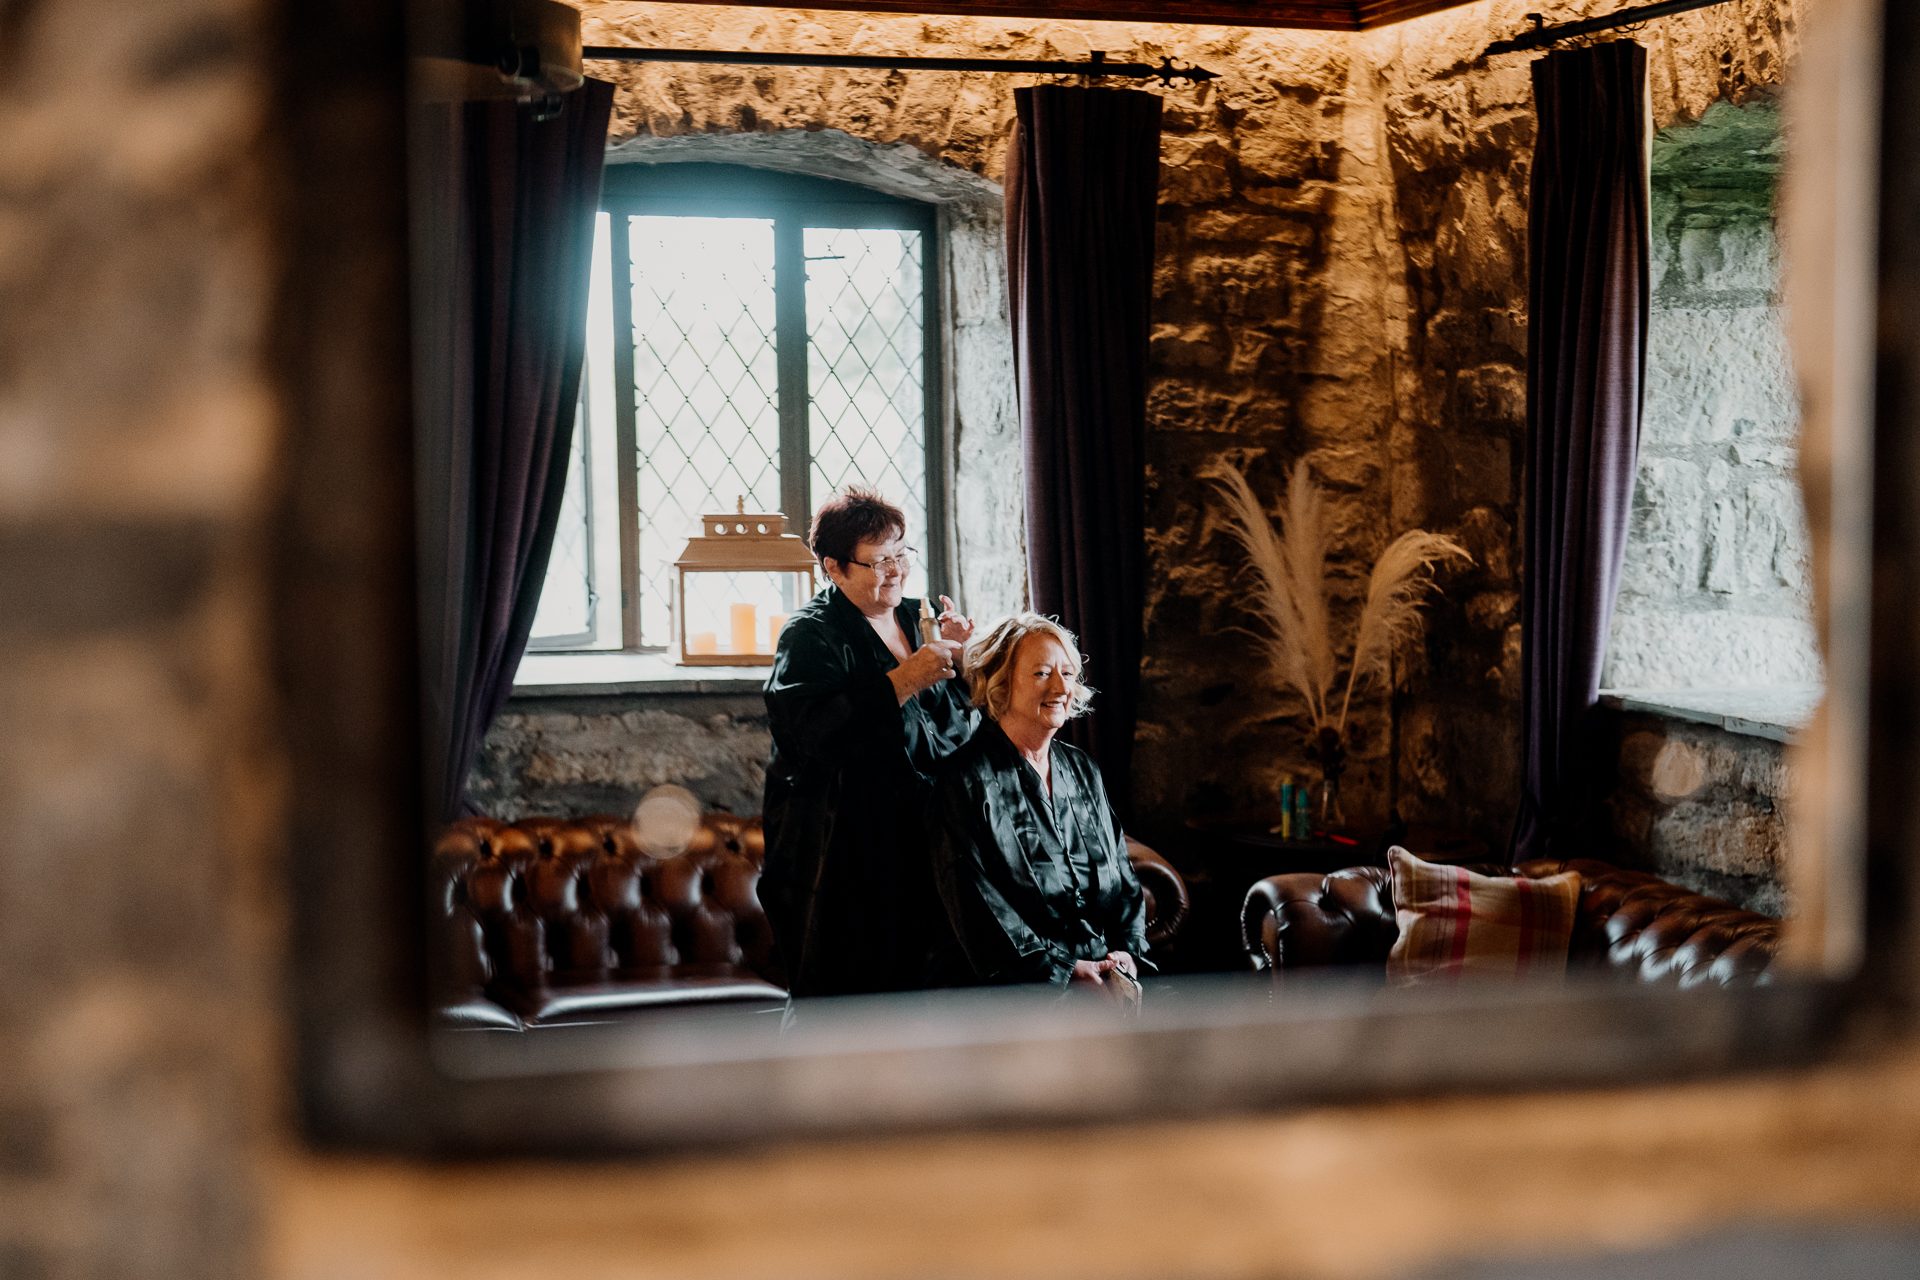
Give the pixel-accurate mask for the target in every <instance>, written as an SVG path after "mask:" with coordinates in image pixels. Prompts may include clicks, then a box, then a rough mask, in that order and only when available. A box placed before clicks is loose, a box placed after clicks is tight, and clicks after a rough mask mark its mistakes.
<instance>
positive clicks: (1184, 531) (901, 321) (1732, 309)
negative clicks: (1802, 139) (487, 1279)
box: [413, 3, 1826, 1035]
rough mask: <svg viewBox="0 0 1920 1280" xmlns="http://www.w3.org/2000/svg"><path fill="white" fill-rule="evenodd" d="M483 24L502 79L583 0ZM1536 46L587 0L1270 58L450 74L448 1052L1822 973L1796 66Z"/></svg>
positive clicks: (633, 21)
mask: <svg viewBox="0 0 1920 1280" xmlns="http://www.w3.org/2000/svg"><path fill="white" fill-rule="evenodd" d="M470 7H471V8H475V9H486V10H487V12H488V13H489V14H491V15H492V16H493V20H492V21H491V22H490V23H483V24H480V26H479V27H471V28H469V30H468V35H467V37H466V38H467V39H468V41H469V44H470V45H471V46H472V48H469V54H471V55H472V57H470V59H469V60H470V61H471V60H473V58H477V57H478V55H477V54H473V53H472V49H473V48H478V47H479V46H480V45H485V44H486V42H487V41H489V40H495V41H497V40H498V39H500V38H501V37H500V36H499V33H500V32H501V31H506V32H508V33H509V35H510V34H511V31H512V30H513V29H514V28H513V24H514V22H515V21H517V20H518V19H517V18H516V17H515V15H516V14H517V13H519V11H520V9H521V8H522V7H524V6H522V5H520V4H505V3H502V4H495V5H492V6H488V5H485V4H478V3H476V5H474V6H470ZM533 7H534V8H536V9H537V8H540V6H538V5H535V6H533ZM559 7H562V8H565V7H566V6H559ZM1434 7H1436V8H1437V7H1443V6H1434ZM1511 7H1512V6H1506V5H1491V6H1486V5H1482V6H1475V7H1471V8H1469V9H1465V10H1457V11H1455V12H1453V13H1452V14H1449V15H1435V16H1431V17H1418V16H1417V17H1413V18H1410V19H1409V20H1408V21H1406V22H1404V23H1400V24H1398V25H1394V26H1390V27H1386V28H1382V29H1381V30H1379V31H1376V32H1368V33H1358V34H1349V33H1338V32H1317V31H1298V30H1255V29H1233V28H1225V27H1222V28H1204V29H1203V28H1190V27H1173V26H1164V25H1155V24H1147V23H1139V24H1121V23H1079V24H1068V23H1059V22H1053V23H1043V24H1034V23H1022V22H1018V21H1016V20H1012V19H1006V20H1002V19H989V18H978V17H968V18H955V19H946V20H942V24H941V32H942V33H943V34H942V35H941V39H940V41H939V42H938V47H937V48H936V45H935V42H934V38H933V35H931V34H929V30H930V29H928V30H923V29H922V26H921V20H919V19H914V18H908V17H895V16H871V15H869V16H865V17H855V16H854V15H845V14H818V13H811V12H806V13H803V12H801V11H797V10H778V9H769V10H760V11H752V12H747V11H739V10H732V9H720V8H703V7H700V6H691V5H660V6H648V7H646V8H645V9H644V10H639V9H636V8H635V7H634V6H628V5H620V4H612V3H604V4H603V3H584V4H581V5H579V6H577V8H578V16H579V18H580V21H581V24H582V26H581V31H582V42H583V43H584V44H585V45H586V46H588V47H589V49H588V51H589V54H590V55H593V54H595V52H596V50H597V51H599V52H603V53H604V52H606V50H607V48H608V47H617V48H620V49H686V48H702V49H712V50H732V51H738V52H740V53H742V54H743V55H745V54H751V53H755V52H768V51H771V52H781V51H787V52H791V51H794V50H801V49H819V50H827V49H832V50H836V51H838V50H847V49H851V48H853V47H854V45H856V44H858V45H859V46H860V48H861V49H875V50H879V51H880V52H885V53H892V54H899V55H902V56H904V57H912V56H926V55H928V54H930V53H933V52H938V53H941V54H942V55H943V56H961V55H959V54H956V53H955V52H954V50H955V49H962V50H964V53H965V56H978V57H1020V58H1030V59H1052V60H1057V61H1061V62H1077V61H1084V60H1085V59H1086V58H1087V56H1088V55H1089V54H1090V53H1091V52H1092V51H1094V50H1104V51H1106V56H1107V58H1108V59H1109V60H1110V61H1113V62H1135V61H1139V62H1145V63H1152V62H1156V61H1158V60H1159V59H1161V58H1162V57H1167V56H1171V57H1173V58H1175V59H1176V60H1177V61H1178V62H1179V63H1180V64H1181V65H1185V66H1195V67H1200V68H1204V69H1206V70H1210V71H1212V72H1214V73H1215V74H1216V77H1217V78H1215V79H1212V80H1205V81H1201V82H1199V83H1177V82H1176V83H1170V84H1156V83H1154V82H1151V81H1149V82H1147V83H1146V85H1145V86H1144V87H1143V86H1142V85H1140V84H1131V85H1126V86H1125V87H1123V82H1122V81H1119V80H1117V79H1111V78H1110V79H1103V80H1100V81H1098V82H1097V83H1096V82H1094V81H1093V80H1090V79H1088V78H1086V77H1075V76H1067V75H1056V76H1036V75H1032V74H1011V73H1007V72H1004V71H1001V72H994V71H990V70H989V71H953V70H944V71H943V70H918V69H914V70H895V71H887V70H883V69H874V70H867V69H851V70H850V69H845V68H833V67H813V66H782V67H755V66H751V65H698V64H688V63H675V62H634V61H622V60H618V59H614V58H607V57H600V56H588V57H586V59H585V60H584V63H582V64H581V65H582V66H583V68H584V82H583V83H582V84H581V85H580V87H578V88H575V89H570V90H567V91H564V92H555V91H554V88H553V85H554V83H556V82H555V81H554V80H553V77H551V76H549V77H547V78H546V79H542V78H540V77H539V76H531V75H528V74H521V75H519V76H518V77H517V78H516V76H514V75H512V74H507V73H506V72H499V73H497V74H496V75H495V79H496V80H498V81H499V85H498V86H493V87H489V88H488V90H487V94H488V95H489V96H482V94H481V91H480V90H479V89H476V88H475V85H476V84H479V83H481V82H483V81H485V77H479V78H478V79H475V77H473V76H465V77H447V76H444V75H442V76H440V77H439V78H438V79H435V80H433V81H431V84H432V85H434V86H439V87H436V88H433V89H432V90H431V91H427V90H425V89H423V91H422V92H421V93H420V95H419V98H420V100H419V101H418V102H416V104H415V106H414V115H415V120H414V132H413V154H414V170H415V173H414V193H413V194H414V199H413V207H414V218H415V226H414V245H415V270H416V281H415V296H416V348H417V355H416V364H417V368H418V371H419V373H418V377H419V383H420V390H419V421H420V427H419V440H420V454H419V456H420V476H421V494H420V504H421V506H420V509H421V512H422V552H421V557H422V558H421V581H422V594H423V618H424V619H425V623H426V628H425V629H426V645H425V657H424V670H425V674H426V680H425V683H426V686H427V689H428V699H427V715H426V721H427V732H428V739H429V748H430V749H429V756H430V761H429V775H430V776H429V780H428V787H429V794H430V797H431V799H432V802H433V805H434V806H435V812H436V816H437V817H438V819H439V821H440V824H441V829H440V834H438V836H437V837H436V843H435V845H434V850H433V890H434V896H433V902H432V913H433V918H434V922H435V923H434V927H435V932H436V939H437V941H436V944H435V945H436V958H435V964H436V965H437V966H438V970H437V976H436V983H437V990H438V992H439V997H438V1005H437V1009H436V1018H437V1019H438V1021H439V1023H440V1024H441V1025H442V1026H443V1027H447V1028H451V1029H456V1030H461V1031H464V1032H471V1033H473V1034H475V1035H479V1034H482V1033H485V1034H493V1033H495V1032H512V1033H524V1032H526V1031H527V1030H529V1029H533V1030H540V1029H543V1028H547V1027H551V1026H572V1027H581V1026H586V1025H601V1026H604V1025H607V1024H609V1023H619V1022H621V1020H623V1019H626V1020H631V1021H634V1022H635V1024H636V1025H638V1023H639V1022H640V1021H643V1020H644V1019H646V1018H647V1017H651V1016H653V1015H655V1014H658V1013H659V1012H660V1011H662V1010H673V1009H680V1010H685V1009H688V1008H693V1009H697V1010H699V1011H700V1012H701V1014H702V1016H717V1015H720V1014H726V1015H729V1016H737V1017H738V1018H740V1019H745V1020H752V1019H759V1020H760V1022H759V1023H756V1024H755V1025H762V1024H764V1025H766V1026H767V1027H768V1028H770V1030H769V1034H777V1029H778V1027H779V1026H780V1025H781V1023H783V1022H785V1023H788V1024H791V1023H793V1022H794V1021H795V1020H796V1019H797V1020H799V1021H800V1022H804V1020H805V1018H806V1016H807V1015H806V1010H807V1009H808V1008H809V1007H810V1002H815V1001H821V1000H825V999H826V998H829V997H839V996H852V995H869V996H870V995H876V994H887V993H901V992H926V991H950V990H953V989H956V988H973V987H982V986H1020V987H1023V988H1030V989H1031V992H1030V994H1033V995H1036V996H1038V995H1039V994H1041V993H1042V992H1043V991H1050V992H1052V993H1055V994H1056V995H1057V996H1058V997H1059V998H1060V999H1062V1000H1065V1001H1067V1002H1069V1003H1070V1004H1072V1003H1074V1002H1081V1003H1083V1004H1084V1006H1085V1007H1086V1008H1087V1009H1092V1010H1099V1011H1102V1012H1103V1013H1104V1014H1108V1015H1126V1014H1130V1013H1134V1012H1144V1013H1147V1014H1149V1015H1150V1014H1151V1013H1152V1011H1153V1010H1154V1008H1155V1002H1156V1000H1160V1001H1162V1002H1163V1003H1164V1002H1168V1001H1177V1000H1178V999H1180V998H1181V995H1180V993H1181V992H1182V991H1183V990H1188V989H1192V988H1190V987H1184V986H1183V983H1191V982H1193V981H1195V980H1197V979H1202V978H1205V979H1209V980H1212V981H1216V982H1226V981H1228V980H1229V978H1231V979H1232V980H1233V981H1237V982H1239V983H1242V984H1244V985H1245V986H1246V988H1247V989H1248V990H1250V991H1253V992H1256V993H1257V994H1258V996H1259V998H1260V999H1261V1000H1263V1001H1264V1000H1267V999H1269V998H1271V997H1275V993H1279V994H1280V995H1284V993H1285V992H1286V991H1287V990H1288V984H1289V983H1292V984H1294V985H1295V986H1296V987H1297V986H1298V984H1299V981H1300V980H1301V979H1310V978H1311V977H1312V976H1313V975H1315V974H1321V973H1338V974H1340V975H1342V976H1343V977H1345V978H1353V977H1355V976H1358V977H1359V979H1360V980H1361V981H1362V982H1364V983H1373V984H1379V983H1389V984H1393V985H1416V986H1417V985H1438V986H1451V985H1453V984H1455V983H1457V982H1460V981H1463V980H1472V979H1480V980H1491V981H1495V982H1507V983H1514V982H1528V981H1548V982H1559V981H1564V980H1565V979H1566V978H1567V977H1568V975H1572V976H1574V977H1575V978H1585V979H1594V980H1601V979H1607V980H1616V981H1625V982H1644V983H1658V984H1677V985H1680V986H1688V987H1691V986H1711V985H1722V986H1730V985H1746V984H1752V983H1756V982H1765V981H1769V980H1770V979H1771V977H1772V976H1773V975H1774V974H1775V973H1776V972H1777V971H1778V969H1777V966H1776V960H1777V957H1778V956H1779V953H1780V951H1781V948H1782V946H1783V945H1784V940H1785V938H1786V936H1787V930H1788V927H1789V922H1790V921H1791V920H1792V918H1793V916H1794V914H1795V911H1794V909H1795V905H1796V897H1795V876H1796V874H1800V873H1797V872H1796V871H1795V869H1794V859H1795V857H1796V856H1798V855H1796V847H1795V845H1794V843H1793V841H1792V840H1790V839H1789V836H1788V829H1787V818H1786V812H1787V809H1788V806H1789V804H1790V803H1791V800H1792V797H1791V796H1790V795H1789V794H1788V785H1789V778H1790V773H1789V770H1788V768H1787V757H1786V752H1787V750H1788V748H1789V745H1790V744H1791V743H1792V742H1793V741H1794V740H1795V739H1796V737H1797V736H1798V735H1799V734H1801V733H1802V731H1803V730H1804V729H1805V727H1806V725H1807V724H1808V722H1809V719H1810V718H1811V716H1812V714H1813V712H1814V709H1815V707H1816V706H1817V705H1818V703H1819V702H1820V700H1821V698H1822V696H1823V694H1824V689H1825V675H1824V667H1823V660H1822V654H1821V649H1820V642H1819V637H1818V630H1817V623H1816V618H1815V613H1814V604H1813V601H1814V594H1815V593H1814V584H1815V583H1816V581H1818V580H1819V579H1820V577H1821V575H1822V574H1824V573H1825V572H1826V569H1825V567H1824V566H1823V565H1822V564H1820V563H1819V562H1818V561H1817V560H1816V559H1815V557H1814V555H1813V553H1812V551H1811V548H1810V539H1809V534H1808V528H1807V519H1806V515H1805V511H1806V504H1805V503H1804V501H1803V498H1802V495H1801V490H1800V484H1799V479H1798V443H1799V434H1800V417H1799V408H1798V397H1799V391H1798V383H1797V380H1796V378H1795V375H1794V370H1793V365H1792V359H1791V356H1790V353H1789V351H1788V347H1787V341H1786V337H1785V333H1784V308H1783V302H1782V286H1781V247H1780V236H1779V233H1778V229H1777V228H1778V221H1779V213H1778V186H1779V182H1780V174H1781V170H1782V167H1783V165H1784V163H1785V160H1786V143H1785V134H1784V133H1783V130H1782V127H1781V123H1780V114H1779V110H1778V108H1777V106H1776V102H1775V94H1776V91H1777V90H1778V89H1779V87H1780V85H1781V82H1782V79H1783V77H1784V75H1785V68H1786V66H1787V62H1786V59H1785V56H1784V53H1783V49H1784V47H1785V46H1784V43H1783V42H1784V41H1785V40H1786V38H1787V37H1786V36H1785V35H1784V34H1783V33H1782V31H1781V30H1779V29H1777V28H1778V24H1777V23H1775V24H1774V25H1773V26H1769V25H1768V23H1767V22H1765V21H1762V22H1758V23H1748V22H1744V21H1740V20H1738V14H1737V13H1735V12H1734V11H1733V10H1732V9H1729V8H1725V7H1715V6H1706V7H1703V8H1701V9H1699V10H1697V11H1695V12H1692V13H1689V14H1685V15H1679V16H1673V17H1670V18H1665V19H1663V20H1662V21H1660V22H1658V23H1653V24H1650V25H1648V26H1646V27H1644V28H1636V30H1635V31H1634V32H1632V33H1622V32H1618V31H1612V32H1608V33H1604V34H1603V35H1595V36H1592V37H1590V38H1585V39H1582V40H1580V41H1566V42H1562V43H1560V44H1558V45H1555V46H1553V47H1550V48H1549V47H1546V46H1542V47H1541V49H1540V51H1538V52H1535V51H1519V52H1513V51H1508V52H1501V53H1493V52H1489V50H1488V46H1489V45H1490V44H1493V43H1494V42H1496V41H1498V40H1501V39H1504V38H1506V37H1507V36H1510V35H1512V34H1513V33H1514V31H1515V30H1516V29H1518V26H1519V23H1518V21H1517V18H1518V15H1517V14H1514V13H1509V12H1508V11H1507V10H1508V9H1510V8H1511ZM551 16H552V15H551V14H550V13H549V14H547V19H550V18H551ZM541 29H542V30H543V31H549V32H550V27H542V28H541ZM476 31H477V32H478V33H479V34H475V32H476ZM548 39H549V41H550V40H551V36H550V35H549V37H548ZM510 43H511V41H510ZM565 44H566V42H565V41H564V40H562V41H560V45H561V46H565ZM489 47H490V46H489ZM541 48H542V49H543V50H545V52H544V53H542V54H541V56H544V57H547V58H549V59H551V58H553V57H555V56H563V54H564V50H563V51H562V53H561V54H556V53H555V52H554V51H553V49H552V48H549V47H548V46H546V45H543V46H541ZM1650 48H1651V50H1652V55H1650V53H1649V49H1650ZM1728 50H1732V52H1730V53H1729V52H1727V51H1728ZM496 61H497V59H496ZM537 61H538V59H535V62H536V63H537ZM528 69H529V68H528V66H527V65H522V66H521V67H520V71H521V72H522V73H525V72H527V71H528ZM561 79H564V77H561ZM428 83H429V82H428V81H425V80H423V81H422V84H423V85H426V84H428ZM447 83H456V84H457V85H458V86H459V88H458V89H457V91H456V90H448V89H446V88H445V87H444V86H445V84H447ZM488 83H489V84H490V83H491V82H488ZM922 999H924V998H922ZM811 1007H824V1006H811ZM903 1007H905V1006H903ZM912 1007H913V1008H922V1007H925V1006H924V1005H923V1004H919V1003H916V1004H914V1005H913V1006H912ZM1076 1016H1078V1015H1076Z"/></svg>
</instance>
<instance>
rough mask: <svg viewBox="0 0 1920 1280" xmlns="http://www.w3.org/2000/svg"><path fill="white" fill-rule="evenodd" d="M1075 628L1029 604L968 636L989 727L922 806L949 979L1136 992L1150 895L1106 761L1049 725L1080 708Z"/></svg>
mask: <svg viewBox="0 0 1920 1280" xmlns="http://www.w3.org/2000/svg"><path fill="white" fill-rule="evenodd" d="M1079 654H1080V646H1079V642H1078V641H1076V640H1075V639H1074V637H1073V633H1072V632H1070V631H1068V630H1067V629H1066V628H1065V627H1062V626H1061V625H1060V624H1059V623H1057V622H1054V621H1053V620H1052V619H1049V618H1043V617H1041V616H1040V615H1038V614H1035V613H1022V614H1016V615H1014V616H1013V617H1011V618H1002V619H1001V620H1000V621H998V622H996V623H994V624H993V625H992V626H991V627H989V628H988V629H987V631H986V634H984V635H982V636H981V637H980V638H979V639H977V640H975V641H974V642H973V643H972V644H970V645H968V646H967V657H966V661H967V679H968V681H969V682H970V683H971V684H972V686H973V700H974V702H975V703H977V704H978V705H979V706H980V707H981V708H983V709H984V710H985V711H986V713H987V716H988V717H989V719H990V720H991V723H990V724H987V725H985V726H983V727H982V728H981V730H980V732H979V733H977V734H975V735H974V736H973V739H972V741H970V742H968V743H967V745H966V746H965V747H963V748H962V749H961V750H959V751H957V752H955V753H954V755H953V757H952V758H951V759H949V760H948V761H947V762H946V763H945V764H944V765H942V766H941V767H940V774H939V778H938V781H937V782H936V783H935V784H934V796H933V803H932V805H931V807H930V811H929V814H928V823H929V826H930V829H931V839H932V845H933V848H932V853H933V870H934V878H935V881H936V882H937V884H938V885H939V890H940V896H941V898H942V899H943V900H944V902H945V904H946V908H947V914H948V917H949V919H950V920H951V922H952V925H953V930H954V933H955V935H956V936H957V939H958V946H957V947H949V949H948V951H947V952H946V954H945V956H943V957H942V959H941V961H940V962H939V963H938V964H937V965H936V969H937V970H938V976H939V978H940V979H941V981H942V982H943V983H946V984H952V985H955V986H966V985H971V984H974V983H1009V982H1051V983H1053V984H1055V985H1057V986H1068V985H1085V986H1088V987H1096V988H1109V987H1118V988H1120V989H1121V990H1123V991H1124V990H1125V989H1127V988H1132V989H1134V990H1136V991H1137V987H1135V986H1134V984H1135V983H1137V982H1138V980H1139V975H1140V970H1141V968H1142V967H1143V966H1145V965H1146V963H1147V962H1146V950H1147V903H1146V894H1145V893H1144V892H1143V891H1142V890H1141V888H1140V878H1139V877H1138V876H1137V875H1136V874H1134V870H1133V861H1132V859H1130V858H1129V857H1128V856H1127V843H1126V837H1125V836H1124V835H1123V834H1122V833H1121V830H1120V820H1119V819H1118V818H1116V817H1115V816H1114V813H1113V806H1112V805H1110V804H1108V803H1107V790H1106V786H1105V785H1104V784H1103V783H1102V781H1101V778H1100V770H1099V769H1098V768H1096V767H1095V766H1094V763H1093V761H1092V759H1091V758H1089V757H1088V756H1087V754H1086V753H1085V752H1083V751H1080V750H1079V749H1078V748H1075V747H1071V746H1068V745H1067V744H1066V743H1064V742H1055V741H1054V735H1055V734H1057V733H1059V732H1060V730H1061V729H1062V728H1063V727H1064V726H1065V725H1066V723H1067V721H1068V720H1070V719H1072V718H1073V717H1074V716H1077V715H1080V714H1082V713H1083V712H1084V711H1086V709H1087V704H1088V703H1089V702H1090V701H1091V700H1092V698H1093V690H1091V689H1089V688H1088V687H1087V686H1086V685H1084V684H1082V683H1081V682H1080V657H1079Z"/></svg>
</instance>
